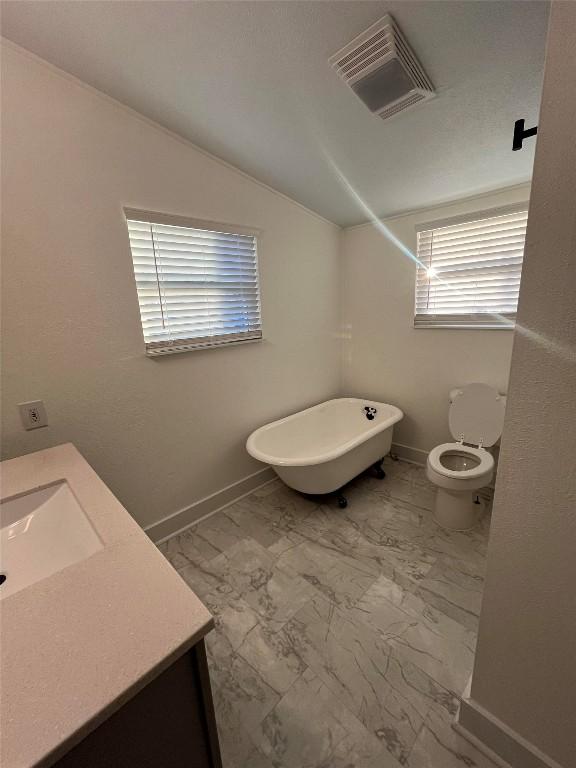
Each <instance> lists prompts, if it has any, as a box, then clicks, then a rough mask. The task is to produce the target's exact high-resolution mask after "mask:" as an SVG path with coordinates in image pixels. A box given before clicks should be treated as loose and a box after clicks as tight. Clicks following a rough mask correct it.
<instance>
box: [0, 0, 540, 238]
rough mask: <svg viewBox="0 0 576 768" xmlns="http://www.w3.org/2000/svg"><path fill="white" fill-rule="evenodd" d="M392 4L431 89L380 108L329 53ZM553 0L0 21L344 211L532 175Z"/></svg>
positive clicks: (138, 6) (198, 5)
mask: <svg viewBox="0 0 576 768" xmlns="http://www.w3.org/2000/svg"><path fill="white" fill-rule="evenodd" d="M387 12H390V13H392V14H393V16H394V17H395V18H396V20H397V22H398V23H399V25H400V27H401V28H402V30H403V32H404V33H405V35H406V36H407V38H408V40H409V41H410V43H411V45H412V47H413V48H414V50H415V51H416V54H417V56H418V57H419V59H420V61H421V62H422V64H423V65H424V68H425V69H426V71H427V72H428V74H429V75H430V77H431V79H432V81H433V83H434V84H435V86H436V88H437V89H438V92H439V95H438V97H437V98H436V99H434V100H432V101H430V102H428V103H425V104H422V105H419V106H417V107H415V108H414V109H412V110H410V111H407V112H405V113H403V114H401V115H398V116H397V117H395V118H392V119H390V120H387V121H383V120H381V119H380V118H379V117H377V116H375V115H372V114H371V113H370V112H369V111H368V110H367V109H366V107H365V106H364V105H363V104H362V103H361V102H360V101H359V100H358V99H357V98H356V97H355V96H354V94H353V93H352V91H351V90H350V89H349V88H348V87H347V86H346V85H345V84H344V83H343V82H341V81H340V80H339V78H338V77H337V75H336V74H335V73H334V72H333V71H332V70H331V69H330V67H329V65H328V62H327V60H328V58H329V56H330V55H331V54H333V53H334V52H335V51H336V50H338V49H339V48H340V47H342V46H343V45H345V44H346V43H348V42H349V41H350V40H351V39H352V38H353V37H354V36H355V35H357V34H358V33H360V32H362V31H363V30H364V29H365V28H366V27H367V26H369V25H370V24H372V23H373V22H374V21H376V20H377V19H379V18H380V17H381V16H382V15H384V14H385V13H387ZM547 17H548V4H547V3H544V2H522V0H513V1H512V2H508V1H504V0H498V1H497V2H490V1H488V0H482V1H480V2H475V1H474V0H471V1H459V2H432V1H429V0H427V1H425V2H411V1H410V0H403V1H402V2H398V1H395V2H385V3H383V2H363V1H362V0H358V2H326V1H324V2H313V1H310V2H297V1H291V2H171V1H164V2H153V1H150V0H148V1H146V2H139V0H130V1H129V2H124V0H114V1H113V2H101V1H100V0H98V1H94V0H88V1H81V0H74V1H73V2H60V0H53V1H52V2H44V1H41V2H32V1H28V0H16V1H14V0H7V1H6V2H3V3H2V34H3V35H4V36H5V37H7V38H8V39H10V40H12V41H14V42H16V43H18V44H20V45H22V46H23V47H24V48H27V49H29V50H30V51H33V52H34V53H36V54H38V55H39V56H41V57H42V58H44V59H47V60H48V61H50V62H52V63H53V64H55V65H57V66H58V67H61V68H62V69H64V70H66V71H67V72H70V73H72V74H74V75H76V76H77V77H79V78H80V79H82V80H84V81H85V82H87V83H90V84H91V85H93V86H95V87H96V88H99V89H100V90H102V91H104V92H105V93H107V94H109V95H110V96H113V97H114V98H116V99H118V100H119V101H121V102H123V103H125V104H127V105H129V106H130V107H133V108H134V109H136V110H138V111H139V112H141V113H142V114H144V115H146V116H148V117H150V118H152V119H153V120H156V121H157V122H159V123H161V124H162V125H164V126H166V127H167V128H170V129H171V130H173V131H175V132H176V133H179V134H180V135H182V136H184V137H186V138H188V139H190V140H192V141H193V142H195V143H196V144H198V145H199V146H201V147H203V148H204V149H206V150H208V151H210V152H212V153H214V154H215V155H218V156H219V157H221V158H223V159H225V160H227V161H228V162H230V163H232V164H234V165H236V166H237V167H239V168H241V169H243V170H244V171H247V172H248V173H250V174H251V175H253V176H255V177H256V178H258V179H260V180H261V181H264V182H266V183H268V184H270V185H271V186H272V187H275V188H276V189H278V190H280V191H281V192H284V193H285V194H287V195H290V196H291V197H293V198H295V199H296V200H298V201H300V202H301V203H303V204H304V205H307V206H308V207H309V208H311V209H313V210H315V211H317V212H319V213H320V214H322V215H324V216H326V217H327V218H329V219H331V220H332V221H335V222H337V223H339V224H341V225H348V224H353V223H356V222H359V221H363V220H365V219H366V218H367V216H366V211H365V210H364V209H363V208H362V206H361V204H360V203H359V201H358V199H357V195H358V196H359V197H360V198H361V199H362V200H363V201H365V203H366V204H367V205H368V206H369V207H370V208H371V209H372V210H373V211H374V213H376V214H377V215H391V214H395V213H399V212H402V211H405V210H412V209H414V208H420V207H425V206H430V205H432V204H436V203H441V202H445V201H449V200H454V199H457V198H459V197H464V196H469V195H473V194H476V193H481V192H486V191H489V190H492V189H495V188H497V187H502V186H508V185H512V184H517V183H520V182H523V181H527V180H529V179H530V177H531V171H532V161H533V154H534V143H535V142H534V140H533V139H531V140H528V141H527V142H526V148H525V149H523V150H522V151H521V152H511V140H512V129H513V124H514V120H516V119H517V118H520V117H525V118H526V119H527V125H532V124H533V123H535V122H536V121H537V117H538V107H539V101H540V88H541V81H542V69H543V61H544V45H545V36H546V27H547Z"/></svg>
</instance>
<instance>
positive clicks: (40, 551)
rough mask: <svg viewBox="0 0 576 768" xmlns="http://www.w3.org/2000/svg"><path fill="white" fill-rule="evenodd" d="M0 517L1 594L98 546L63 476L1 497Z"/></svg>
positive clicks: (93, 533) (82, 555)
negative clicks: (55, 481)
mask: <svg viewBox="0 0 576 768" xmlns="http://www.w3.org/2000/svg"><path fill="white" fill-rule="evenodd" d="M0 523H1V526H2V528H1V529H0V573H1V574H2V576H3V577H4V578H2V579H1V581H2V584H1V585H0V598H4V597H7V596H8V595H11V594H13V593H14V592H18V591H19V590H21V589H24V587H28V586H30V584H34V582H37V581H40V580H41V579H45V578H46V577H47V576H50V574H52V573H56V571H61V570H63V569H64V568H67V567H68V566H69V565H72V564H73V563H77V562H78V561H79V560H84V559H85V558H87V557H89V556H90V555H93V554H94V552H97V551H98V550H99V549H102V546H103V545H102V541H101V539H100V537H99V536H98V534H97V533H96V531H95V530H94V528H93V527H92V525H91V523H90V521H89V520H88V518H87V517H86V514H85V512H84V510H83V509H82V507H81V506H80V504H79V503H78V500H77V499H76V496H74V493H73V492H72V489H71V488H70V486H69V485H68V483H67V482H66V481H61V482H58V483H54V484H53V485H49V486H47V487H45V488H41V489H39V490H37V491H31V492H30V493H26V494H21V495H19V496H14V497H12V498H10V499H5V500H3V501H2V503H1V504H0Z"/></svg>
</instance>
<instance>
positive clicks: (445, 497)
mask: <svg viewBox="0 0 576 768" xmlns="http://www.w3.org/2000/svg"><path fill="white" fill-rule="evenodd" d="M475 499H476V492H474V491H449V490H447V489H446V488H438V489H437V490H436V501H435V504H434V520H435V521H436V522H437V523H438V525H440V526H441V527H442V528H447V529H448V530H450V531H468V530H470V528H474V526H475V525H476V523H477V522H478V518H479V516H480V512H481V510H482V504H481V503H480V504H478V503H477V502H475Z"/></svg>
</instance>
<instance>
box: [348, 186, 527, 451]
mask: <svg viewBox="0 0 576 768" xmlns="http://www.w3.org/2000/svg"><path fill="white" fill-rule="evenodd" d="M529 194H530V187H529V185H522V186H520V187H514V188H509V189H507V190H503V191H500V192H497V193H494V194H491V195H484V196H482V197H478V198H475V199H469V200H466V201H463V202H460V203H457V204H453V205H445V206H442V207H438V208H434V209H429V210H423V211H418V212H416V213H413V214H408V215H405V216H400V217H397V218H393V219H389V220H387V221H386V222H385V224H386V226H387V227H388V228H389V229H390V231H391V232H392V233H393V234H394V235H395V236H396V237H397V238H399V239H400V241H401V242H402V243H403V244H404V245H405V246H407V247H408V248H409V249H410V250H411V251H412V253H415V252H416V231H415V227H416V225H417V224H419V223H422V222H430V221H434V220H435V219H444V218H447V217H450V216H457V215H459V214H462V213H468V212H473V211H479V210H486V209H489V208H492V207H498V206H502V205H507V204H509V203H515V202H519V201H525V200H528V198H529ZM341 250H342V253H341V258H342V278H341V280H342V308H343V326H342V334H343V338H344V341H343V348H344V360H343V373H342V384H343V390H344V392H345V393H347V394H350V395H358V396H365V397H370V398H372V399H374V400H383V401H385V402H390V403H393V404H394V405H397V406H399V407H400V408H401V409H402V410H403V411H404V413H405V416H404V420H403V421H402V422H400V423H399V424H397V425H396V427H395V431H394V442H396V443H401V444H403V445H406V446H410V447H412V448H416V449H419V450H420V451H426V452H427V451H429V450H431V449H432V448H434V447H435V446H436V445H438V444H440V443H442V442H445V441H446V440H449V439H451V437H450V432H449V430H448V393H449V391H450V389H452V388H453V387H454V386H457V385H460V384H466V383H469V382H472V381H483V382H486V383H488V384H492V385H493V386H494V387H497V388H498V389H499V390H500V391H502V392H506V390H507V386H508V372H509V367H510V355H511V351H512V335H513V334H512V331H508V330H494V331H488V330H478V331H465V330H448V329H428V328H426V329H424V328H418V329H415V328H414V327H413V321H414V281H415V275H416V265H415V263H414V262H413V261H412V260H411V259H410V258H409V257H408V256H406V255H404V254H403V253H402V252H401V251H400V250H399V249H398V248H397V247H396V246H395V245H394V244H393V243H392V242H391V241H389V240H388V239H387V238H386V237H385V236H384V235H383V234H381V232H380V231H379V230H378V229H377V228H376V227H375V226H374V225H372V224H366V225H362V226H359V227H353V228H350V229H347V230H345V231H344V233H343V236H342V249H341ZM415 458H416V459H417V460H423V459H424V458H425V455H424V454H416V455H415Z"/></svg>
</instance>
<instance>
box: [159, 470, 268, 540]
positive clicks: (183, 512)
mask: <svg viewBox="0 0 576 768" xmlns="http://www.w3.org/2000/svg"><path fill="white" fill-rule="evenodd" d="M275 477H276V474H275V473H274V470H273V469H271V468H270V467H265V468H264V469H259V470H258V471H257V472H253V473H252V474H251V475H248V476H247V477H243V478H242V479H241V480H237V481H236V482H235V483H231V484H230V485H227V486H226V487H225V488H221V489H220V490H219V491H216V492H215V493H211V494H210V495H209V496H205V497H204V498H203V499H199V500H198V501H195V502H194V503H193V504H190V506H188V507H184V508H183V509H179V510H178V511H177V512H173V513H172V514H171V515H167V516H166V517H164V518H162V520H158V522H156V523H152V524H151V525H148V526H146V528H144V530H145V531H146V533H147V534H148V536H149V537H150V538H151V539H152V541H153V542H155V543H156V544H160V543H161V542H162V541H164V540H165V539H169V538H170V537H171V536H174V535H175V534H177V533H180V532H181V531H184V530H185V529H186V528H188V527H189V526H190V525H192V524H193V523H197V522H198V521H199V520H201V519H202V518H204V517H208V516H209V515H211V514H213V513H214V512H217V511H218V510H219V509H223V508H224V507H228V506H230V504H234V502H235V501H238V500H239V499H242V498H244V496H248V495H249V494H250V493H252V492H253V491H255V490H256V488H259V487H260V486H261V485H265V484H266V483H269V482H270V481H271V480H274V478H275Z"/></svg>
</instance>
